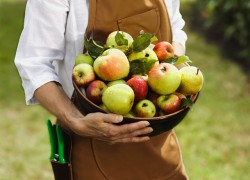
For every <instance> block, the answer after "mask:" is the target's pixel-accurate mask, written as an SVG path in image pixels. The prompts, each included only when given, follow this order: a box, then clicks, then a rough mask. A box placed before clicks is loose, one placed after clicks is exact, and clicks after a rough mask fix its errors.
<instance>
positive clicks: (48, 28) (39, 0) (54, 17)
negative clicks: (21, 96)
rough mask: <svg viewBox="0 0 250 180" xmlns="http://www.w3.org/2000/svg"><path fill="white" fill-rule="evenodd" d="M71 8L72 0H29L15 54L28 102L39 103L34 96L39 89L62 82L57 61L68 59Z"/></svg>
mask: <svg viewBox="0 0 250 180" xmlns="http://www.w3.org/2000/svg"><path fill="white" fill-rule="evenodd" d="M68 9H69V3H68V0H28V2H27V5H26V10H25V21H24V28H23V31H22V34H21V36H20V40H19V44H18V47H17V52H16V57H15V64H16V67H17V69H18V72H19V74H20V77H21V79H22V86H23V88H24V92H25V99H26V103H27V104H35V103H37V101H36V99H35V98H34V92H35V90H36V89H37V88H39V87H40V86H42V85H44V84H45V83H47V82H50V81H56V82H59V79H58V76H57V73H56V71H55V68H54V66H53V61H61V60H63V58H64V53H65V52H64V49H65V38H64V35H65V26H66V19H67V12H68ZM59 83H60V82H59ZM48 93H49V92H48Z"/></svg>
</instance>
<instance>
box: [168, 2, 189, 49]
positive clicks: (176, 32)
mask: <svg viewBox="0 0 250 180" xmlns="http://www.w3.org/2000/svg"><path fill="white" fill-rule="evenodd" d="M170 21H171V25H172V32H173V41H175V42H178V43H180V44H182V46H183V47H185V44H186V41H187V34H186V33H185V31H183V27H184V25H185V21H184V20H183V18H182V15H181V13H180V0H172V9H171V12H170Z"/></svg>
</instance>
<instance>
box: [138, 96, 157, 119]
mask: <svg viewBox="0 0 250 180" xmlns="http://www.w3.org/2000/svg"><path fill="white" fill-rule="evenodd" d="M134 111H135V115H136V117H144V118H151V117H154V116H155V113H156V108H155V105H154V104H153V103H152V102H151V101H150V100H148V99H143V100H141V101H139V102H138V103H137V104H136V105H135V108H134Z"/></svg>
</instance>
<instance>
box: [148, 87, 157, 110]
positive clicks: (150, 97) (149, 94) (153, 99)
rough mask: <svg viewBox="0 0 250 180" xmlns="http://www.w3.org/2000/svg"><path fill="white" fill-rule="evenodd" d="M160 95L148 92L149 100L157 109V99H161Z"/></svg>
mask: <svg viewBox="0 0 250 180" xmlns="http://www.w3.org/2000/svg"><path fill="white" fill-rule="evenodd" d="M159 96H160V95H159V94H157V93H155V92H153V91H148V94H147V99H148V100H150V101H151V102H152V103H153V104H154V105H155V107H156V108H157V98H158V97H159Z"/></svg>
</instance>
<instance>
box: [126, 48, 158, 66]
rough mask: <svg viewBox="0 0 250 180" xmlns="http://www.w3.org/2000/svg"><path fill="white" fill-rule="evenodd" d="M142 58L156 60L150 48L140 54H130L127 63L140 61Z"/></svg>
mask: <svg viewBox="0 0 250 180" xmlns="http://www.w3.org/2000/svg"><path fill="white" fill-rule="evenodd" d="M142 58H146V59H149V60H152V59H155V60H158V57H157V55H156V54H155V52H154V50H153V49H151V48H149V47H148V48H146V49H144V50H142V51H140V52H132V53H131V54H130V55H129V56H128V60H129V61H133V60H136V59H142ZM156 64H159V62H158V61H157V62H156Z"/></svg>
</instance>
